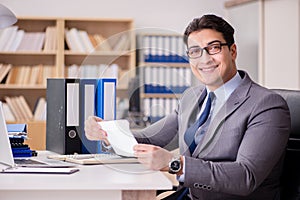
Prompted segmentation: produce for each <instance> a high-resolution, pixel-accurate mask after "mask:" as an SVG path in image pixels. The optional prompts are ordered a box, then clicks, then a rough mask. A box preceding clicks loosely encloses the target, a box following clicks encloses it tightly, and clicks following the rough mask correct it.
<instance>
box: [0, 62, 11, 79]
mask: <svg viewBox="0 0 300 200" xmlns="http://www.w3.org/2000/svg"><path fill="white" fill-rule="evenodd" d="M11 67H12V65H10V64H0V83H2V82H3V81H4V80H5V78H6V77H7V75H8V73H9V71H10V70H11Z"/></svg>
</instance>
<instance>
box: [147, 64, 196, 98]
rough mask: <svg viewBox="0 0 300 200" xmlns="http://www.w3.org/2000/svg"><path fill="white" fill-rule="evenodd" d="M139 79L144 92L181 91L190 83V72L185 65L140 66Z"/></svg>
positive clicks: (168, 92) (169, 92)
mask: <svg viewBox="0 0 300 200" xmlns="http://www.w3.org/2000/svg"><path fill="white" fill-rule="evenodd" d="M141 72H142V73H141V76H142V77H141V79H142V81H143V85H144V93H166V94H174V93H175V94H178V93H182V92H183V91H184V90H185V89H186V88H188V87H190V86H191V84H192V74H191V70H190V68H187V67H155V66H147V67H142V68H141Z"/></svg>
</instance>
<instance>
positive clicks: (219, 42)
mask: <svg viewBox="0 0 300 200" xmlns="http://www.w3.org/2000/svg"><path fill="white" fill-rule="evenodd" d="M216 43H217V44H219V45H220V51H218V52H215V53H210V52H209V50H208V48H209V47H210V46H212V45H215V44H216ZM222 46H228V47H230V46H229V44H228V43H222V42H221V41H219V40H214V41H212V42H209V43H208V45H207V46H206V47H203V48H201V47H200V46H191V47H190V48H188V50H187V51H186V54H187V56H188V57H189V58H191V59H196V58H200V57H201V56H202V55H203V50H205V51H206V52H207V53H208V55H215V54H218V53H220V52H221V51H222ZM196 47H197V48H198V49H200V50H201V54H200V56H197V57H191V56H190V55H189V50H190V49H192V48H196Z"/></svg>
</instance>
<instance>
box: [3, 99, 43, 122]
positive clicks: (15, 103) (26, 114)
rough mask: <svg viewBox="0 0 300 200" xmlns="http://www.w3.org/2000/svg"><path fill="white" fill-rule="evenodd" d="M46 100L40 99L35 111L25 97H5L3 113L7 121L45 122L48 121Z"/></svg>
mask: <svg viewBox="0 0 300 200" xmlns="http://www.w3.org/2000/svg"><path fill="white" fill-rule="evenodd" d="M46 106H47V103H46V99H45V98H43V97H40V98H39V99H38V100H37V102H36V105H35V107H34V109H33V111H32V110H31V109H30V107H29V105H28V103H27V101H26V99H25V97H24V96H22V95H20V96H5V97H4V102H3V111H4V116H5V120H6V121H11V122H14V121H32V120H34V121H44V120H46Z"/></svg>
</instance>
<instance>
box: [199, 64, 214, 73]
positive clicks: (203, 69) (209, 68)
mask: <svg viewBox="0 0 300 200" xmlns="http://www.w3.org/2000/svg"><path fill="white" fill-rule="evenodd" d="M217 67H218V65H214V66H210V67H205V68H200V67H199V68H198V69H199V70H200V71H202V72H211V71H213V70H215V69H216V68H217Z"/></svg>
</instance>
